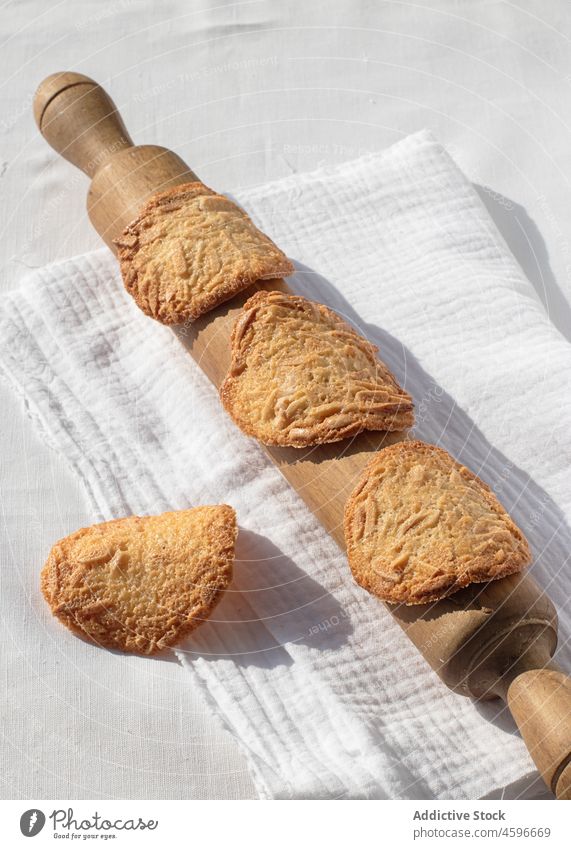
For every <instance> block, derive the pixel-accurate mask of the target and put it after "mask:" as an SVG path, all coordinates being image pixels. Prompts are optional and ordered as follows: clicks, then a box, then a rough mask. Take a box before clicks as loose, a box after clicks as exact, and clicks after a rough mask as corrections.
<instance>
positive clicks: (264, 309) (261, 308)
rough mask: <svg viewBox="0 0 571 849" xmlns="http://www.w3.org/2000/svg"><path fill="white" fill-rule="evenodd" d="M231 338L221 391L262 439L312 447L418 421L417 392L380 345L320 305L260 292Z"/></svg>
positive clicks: (248, 428) (224, 400) (232, 410)
mask: <svg viewBox="0 0 571 849" xmlns="http://www.w3.org/2000/svg"><path fill="white" fill-rule="evenodd" d="M231 345H232V361H231V365H230V369H229V372H228V375H227V376H226V378H225V380H224V382H223V383H222V386H221V387H220V397H221V400H222V403H223V405H224V407H225V408H226V410H227V411H228V413H229V414H230V415H231V416H232V418H233V419H234V421H235V422H236V424H237V425H238V426H239V427H240V428H241V429H242V430H243V431H244V432H245V433H247V434H249V435H250V436H254V437H256V438H257V439H259V440H260V441H261V442H263V443H266V444H268V445H290V446H294V447H306V446H311V445H317V444H321V443H325V442H336V441H338V440H340V439H344V438H346V437H350V436H354V435H356V434H358V433H360V432H361V431H363V430H396V431H398V430H405V429H406V428H408V427H411V426H412V424H413V422H414V413H413V404H412V399H411V397H410V395H408V394H407V393H406V392H405V391H404V390H403V389H401V387H400V386H399V384H398V383H397V381H396V379H395V378H394V377H393V375H392V374H391V372H390V371H389V369H388V368H387V367H386V366H385V365H384V363H382V362H381V361H380V360H379V359H378V358H377V356H376V354H377V348H376V347H375V346H374V345H372V344H371V343H370V342H368V341H367V340H366V339H364V338H363V337H362V336H360V335H359V334H358V333H356V332H355V331H354V330H353V329H352V328H351V327H350V326H349V325H348V324H347V323H346V322H345V321H344V320H343V319H342V318H341V317H340V316H339V315H337V313H335V312H333V311H332V310H330V309H328V308H327V307H325V306H323V305H321V304H317V303H314V302H313V301H309V300H307V299H306V298H303V297H300V296H297V295H287V294H283V293H281V292H279V291H270V292H266V291H260V292H258V293H256V294H255V295H254V296H253V297H251V298H250V299H249V300H248V301H247V302H246V303H245V305H244V308H243V310H242V313H241V315H240V317H239V318H238V320H237V321H236V324H235V326H234V330H233V332H232V338H231Z"/></svg>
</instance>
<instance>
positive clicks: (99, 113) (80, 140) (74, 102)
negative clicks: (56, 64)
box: [34, 71, 198, 251]
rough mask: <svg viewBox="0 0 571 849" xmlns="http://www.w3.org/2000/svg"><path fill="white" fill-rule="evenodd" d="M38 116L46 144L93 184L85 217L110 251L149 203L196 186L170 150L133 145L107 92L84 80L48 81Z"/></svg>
mask: <svg viewBox="0 0 571 849" xmlns="http://www.w3.org/2000/svg"><path fill="white" fill-rule="evenodd" d="M34 116H35V119H36V123H37V125H38V127H39V129H40V132H41V134H42V135H43V137H44V138H45V139H46V141H47V142H48V144H50V145H51V146H52V147H53V149H54V150H55V151H57V153H59V154H60V155H61V156H63V157H64V158H65V159H67V160H69V162H71V163H72V164H73V165H75V166H76V167H77V168H80V169H81V170H82V171H83V172H85V174H87V175H88V177H91V178H92V182H91V186H90V188H89V194H88V196H87V212H88V214H89V218H90V220H91V223H92V224H93V226H94V227H95V229H96V230H97V232H98V233H99V235H100V236H101V238H102V239H103V240H104V241H105V242H106V243H107V245H108V246H109V247H110V248H111V250H112V251H115V245H114V239H116V238H117V237H118V236H119V235H120V234H121V233H122V232H123V230H124V229H125V227H126V226H127V225H128V224H129V223H130V222H131V221H132V220H133V219H134V218H136V217H137V215H138V214H139V212H140V210H141V207H142V206H143V205H144V204H145V202H146V201H147V200H148V199H149V198H150V197H152V196H153V195H155V194H157V193H159V192H164V191H166V190H167V189H170V188H172V187H173V186H177V185H180V184H181V183H188V182H196V181H197V180H198V177H197V176H196V174H194V173H193V172H192V171H191V170H190V168H189V167H188V165H186V163H185V162H183V160H182V159H181V158H180V157H179V156H177V154H176V153H173V152H172V151H171V150H167V149H166V148H164V147H159V146H157V145H134V144H133V142H132V140H131V137H130V136H129V133H128V132H127V130H126V129H125V125H124V124H123V120H122V118H121V116H120V114H119V112H118V110H117V107H116V106H115V104H114V103H113V101H112V100H111V98H110V97H109V95H108V94H107V92H106V91H105V90H104V89H103V88H101V86H100V85H99V84H98V83H96V82H95V80H92V79H90V78H89V77H85V76H83V74H76V73H74V72H72V71H62V72H61V73H57V74H52V75H51V76H49V77H46V79H45V80H44V81H43V82H41V83H40V85H39V86H38V89H37V91H36V94H35V96H34Z"/></svg>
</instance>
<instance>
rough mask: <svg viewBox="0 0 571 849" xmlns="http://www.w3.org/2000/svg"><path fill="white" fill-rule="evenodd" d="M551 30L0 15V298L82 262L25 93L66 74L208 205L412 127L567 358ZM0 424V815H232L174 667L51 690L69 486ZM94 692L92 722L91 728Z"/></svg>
mask: <svg viewBox="0 0 571 849" xmlns="http://www.w3.org/2000/svg"><path fill="white" fill-rule="evenodd" d="M566 11H567V4H566V3H565V0H552V2H551V3H550V4H549V5H546V4H545V3H539V2H535V0H526V2H524V3H521V2H520V3H507V2H489V3H485V4H475V3H473V2H470V0H457V2H454V0H433V2H431V3H426V4H423V3H416V4H414V3H405V2H398V1H397V0H395V1H394V2H377V3H370V2H364V0H363V2H356V0H332V1H331V2H328V3H319V4H318V3H314V4H309V3H307V2H306V0H294V2H289V3H287V4H277V3H271V2H264V0H261V1H259V0H247V2H237V3H228V4H224V3H221V2H218V0H216V2H214V0H213V2H211V3H207V2H204V0H203V2H199V3H193V4H192V5H190V4H187V3H183V2H181V0H177V1H176V2H175V0H171V2H169V3H163V4H160V5H159V4H156V3H152V2H150V0H117V2H109V3H106V4H101V3H98V2H96V0H90V2H84V3H82V4H81V6H79V4H72V3H71V2H70V0H64V2H61V3H58V4H55V5H54V4H51V3H46V2H39V0H32V1H31V2H26V3H20V4H14V5H13V6H9V7H7V8H5V9H4V10H3V24H4V26H3V39H6V40H7V41H6V43H5V44H4V46H3V50H2V59H1V61H2V69H3V74H2V84H1V86H0V97H1V98H2V99H1V101H0V103H1V107H2V108H1V110H0V187H1V189H2V195H1V197H2V203H1V205H0V232H1V234H2V237H3V238H2V240H1V242H0V250H1V252H2V253H1V255H0V258H1V263H0V270H1V281H0V283H1V285H2V287H3V288H4V290H6V289H8V288H12V287H13V286H14V285H15V284H16V283H17V282H18V280H19V279H21V277H22V276H23V275H24V274H25V273H26V272H27V270H28V269H29V268H33V267H37V266H40V265H43V264H45V263H46V262H48V261H50V260H52V259H56V258H63V257H66V256H68V255H71V254H77V253H80V252H83V251H85V250H88V249H90V248H93V247H96V246H98V244H99V242H98V237H97V235H96V234H95V233H94V231H92V229H91V227H90V225H89V223H88V221H87V219H86V216H85V214H84V201H85V194H86V190H87V179H86V178H84V177H83V176H82V175H81V174H80V173H79V172H77V171H74V169H73V168H72V167H71V166H70V165H68V164H67V163H65V162H64V161H63V160H61V159H59V158H57V157H56V156H55V154H53V152H52V151H51V150H50V149H49V148H48V146H47V145H46V143H45V142H44V141H43V140H42V139H41V137H40V136H39V135H38V133H37V131H36V129H35V126H34V124H33V120H32V116H31V101H32V95H33V91H34V89H35V87H36V85H37V83H38V82H39V81H40V80H41V79H42V78H43V77H44V76H45V75H46V74H49V73H52V72H53V71H55V70H63V69H72V70H77V71H80V72H82V73H86V74H89V75H91V76H93V77H95V78H96V79H98V80H99V81H100V82H102V83H103V84H105V85H106V86H107V87H108V89H109V90H110V92H111V93H112V95H113V97H114V99H115V101H116V103H117V104H118V105H119V107H120V108H121V111H122V112H123V115H124V117H125V120H126V123H127V126H128V128H129V130H130V131H131V133H132V135H133V137H134V139H135V141H137V142H150V143H159V144H161V143H162V144H166V145H167V146H169V147H171V148H173V149H175V150H176V151H177V152H178V153H179V154H181V155H182V156H183V158H185V159H186V160H187V161H188V162H189V164H190V165H191V166H192V167H193V168H194V169H195V170H196V171H197V173H198V174H199V175H200V176H201V178H202V179H203V180H204V181H205V182H206V183H208V184H210V185H212V186H214V187H215V188H218V189H222V190H229V191H233V190H236V189H237V188H238V187H242V186H245V185H252V184H256V183H260V182H263V181H266V180H269V179H273V178H276V177H279V176H282V175H285V174H288V173H292V172H295V171H303V170H309V169H311V168H313V167H315V166H316V165H317V164H319V163H334V162H339V161H342V160H345V159H351V158H354V157H355V156H357V155H358V154H359V153H360V152H364V151H369V150H378V149H381V148H383V147H385V146H387V145H388V144H390V143H391V142H393V141H395V140H397V139H398V138H400V137H402V136H403V135H405V134H407V133H409V132H411V131H413V130H415V129H418V128H419V127H423V126H428V127H430V128H431V129H432V130H433V131H434V132H435V133H436V134H437V135H438V136H439V138H440V139H441V140H442V141H443V142H444V143H445V144H446V145H447V146H448V148H449V149H450V151H451V152H452V153H453V155H454V157H455V158H456V160H457V161H458V163H459V164H460V165H461V167H462V168H463V169H464V171H465V172H466V173H467V174H468V175H469V176H470V177H471V179H472V180H473V181H474V182H475V183H477V184H478V185H479V186H481V192H482V196H483V198H484V200H485V202H486V204H487V205H488V207H489V209H490V211H491V213H492V215H493V216H494V218H495V220H496V222H497V223H498V225H499V227H500V229H501V230H502V232H503V234H504V237H505V238H506V241H507V242H508V244H509V245H510V247H511V249H512V251H513V252H514V253H515V255H516V256H517V257H518V259H519V260H520V262H521V263H522V265H523V267H524V269H525V271H526V273H527V274H528V276H529V277H530V279H531V281H532V283H533V284H534V286H535V289H536V291H537V297H538V299H539V300H540V301H541V302H543V304H544V305H545V307H546V309H547V311H548V313H549V315H550V318H551V320H552V321H553V322H554V323H555V325H556V326H557V327H558V328H559V329H560V330H561V332H562V333H564V334H566V335H567V337H568V338H569V337H571V307H570V306H569V302H570V300H571V255H570V247H569V242H568V237H567V233H568V230H569V228H568V225H569V223H571V222H570V221H569V219H570V218H571V205H570V204H569V202H568V194H569V193H568V181H569V174H570V171H571V161H570V155H569V150H571V146H570V144H569V138H568V136H569V128H568V126H567V123H568V120H569V119H568V118H567V114H566V103H567V102H568V98H569V91H570V88H571V53H570V51H569V37H571V22H569V18H568V15H567V16H566ZM364 318H365V319H366V316H364ZM0 403H1V405H2V411H3V420H2V428H0V440H1V445H0V462H1V464H2V466H1V472H0V498H1V503H2V518H3V533H2V538H1V553H2V561H1V566H2V569H1V573H0V580H1V586H0V604H1V606H2V612H1V623H2V641H1V643H0V646H1V648H0V651H1V652H2V666H1V669H2V680H3V682H4V684H5V686H4V688H3V691H2V695H3V703H2V716H1V718H0V722H1V726H0V727H1V728H2V737H3V739H2V766H3V769H2V773H1V781H2V790H1V791H0V792H1V795H2V796H3V797H6V798H18V797H23V798H31V799H33V798H54V799H57V798H61V799H67V798H106V797H118V798H212V797H219V798H235V797H248V796H251V795H252V792H253V791H252V784H251V781H250V779H249V777H248V775H247V773H246V770H245V766H244V763H243V761H242V759H241V756H240V754H239V753H238V752H237V750H236V747H235V746H234V744H233V743H232V741H231V740H230V738H229V737H227V736H226V735H225V733H224V732H223V731H222V730H221V729H219V728H218V727H217V726H216V725H215V723H214V721H213V719H212V717H210V716H209V715H208V712H207V710H206V709H205V708H204V706H203V705H202V703H200V702H198V701H197V700H196V699H195V698H194V697H193V694H192V692H191V691H189V688H188V684H187V680H186V678H185V676H184V675H183V674H181V670H180V669H179V667H178V666H177V665H176V664H174V663H172V664H170V663H164V662H157V661H152V660H144V659H139V658H130V657H117V656H114V657H113V658H112V662H111V661H110V658H109V656H107V655H106V654H105V653H104V652H101V653H97V657H96V658H95V659H94V660H93V659H92V660H91V661H90V668H89V674H86V672H85V670H84V669H83V668H82V666H81V654H80V653H79V654H78V666H77V676H76V678H75V680H73V681H71V682H70V681H69V680H68V679H65V680H64V678H63V676H61V675H59V674H58V666H59V662H60V661H59V658H58V657H57V655H54V652H53V647H52V646H51V645H50V646H49V648H48V646H47V644H46V643H45V642H44V641H43V639H42V636H43V635H42V632H41V629H40V627H39V624H38V618H37V615H36V614H37V611H38V606H39V605H41V604H43V602H42V600H41V598H39V596H38V592H37V576H38V571H39V568H40V567H41V565H42V563H43V561H44V559H45V556H46V554H47V552H48V550H49V547H50V545H51V544H52V542H53V541H54V540H56V539H58V538H59V537H61V536H62V535H64V534H67V533H69V532H70V531H71V530H74V529H75V528H77V527H79V526H81V525H82V524H84V523H85V522H86V521H87V512H86V509H85V506H84V503H83V495H82V492H81V491H80V489H79V486H78V484H77V483H76V481H75V480H74V479H72V478H71V476H70V474H69V473H68V472H67V470H66V468H65V466H64V464H62V463H61V461H60V460H59V459H57V458H56V457H55V455H54V454H52V453H51V452H50V450H49V449H48V448H46V447H45V446H44V445H43V444H41V443H40V442H39V440H38V439H37V438H36V436H35V434H34V432H33V429H32V426H31V424H30V423H29V422H28V421H27V419H26V417H25V415H24V411H22V409H21V405H20V404H19V402H18V401H17V400H16V399H15V398H14V397H13V395H12V393H11V392H10V391H9V390H8V388H7V387H6V386H5V385H3V384H0ZM100 689H105V690H106V691H107V692H108V699H107V700H106V704H107V712H106V713H105V715H103V716H101V715H100V714H98V715H94V714H93V713H92V712H91V711H90V703H91V700H92V695H93V693H94V691H95V690H100ZM522 790H523V788H521V787H519V788H515V789H513V788H511V789H510V790H509V791H508V793H509V794H513V793H518V792H522ZM524 792H525V793H527V794H533V793H540V792H541V787H540V785H537V786H536V787H535V788H531V789H529V788H526V789H525V791H524Z"/></svg>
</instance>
